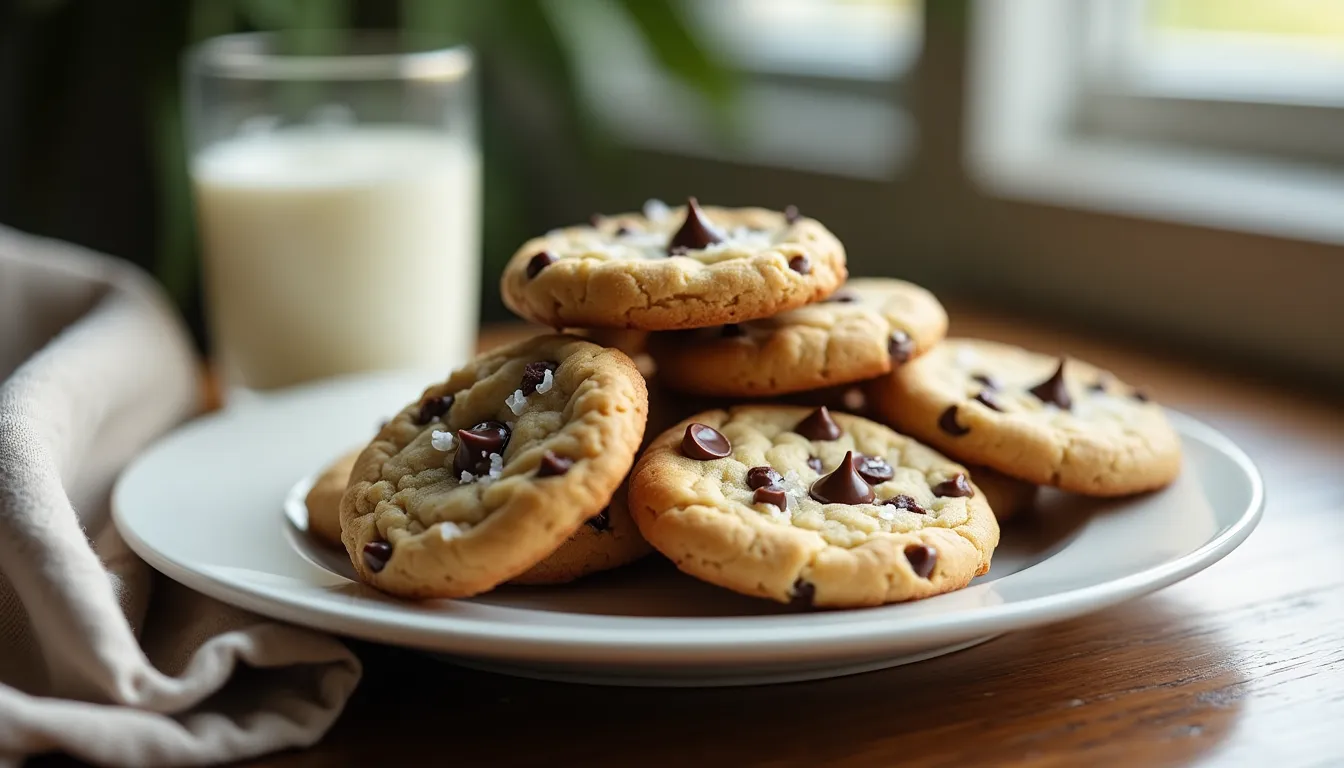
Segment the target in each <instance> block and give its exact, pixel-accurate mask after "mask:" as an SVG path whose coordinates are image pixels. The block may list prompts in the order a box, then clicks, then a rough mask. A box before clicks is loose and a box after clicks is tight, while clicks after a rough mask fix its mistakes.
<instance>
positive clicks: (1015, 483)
mask: <svg viewBox="0 0 1344 768" xmlns="http://www.w3.org/2000/svg"><path fill="white" fill-rule="evenodd" d="M966 469H968V470H970V473H971V480H972V481H973V482H974V483H975V487H976V488H979V489H980V492H981V493H983V494H985V501H986V502H987V503H988V504H989V508H990V509H992V510H994V519H995V520H998V521H999V522H1000V523H1002V522H1004V521H1005V520H1011V519H1012V518H1014V517H1017V516H1018V515H1020V514H1022V513H1024V512H1026V511H1027V510H1029V509H1031V507H1032V505H1033V504H1035V503H1036V496H1037V493H1038V492H1039V491H1040V486H1038V485H1036V484H1034V483H1028V482H1027V481H1025V480H1018V479H1017V478H1016V477H1009V476H1008V475H1005V474H1003V473H1002V472H995V471H994V470H992V469H990V468H989V467H981V466H975V465H972V466H968V467H966Z"/></svg>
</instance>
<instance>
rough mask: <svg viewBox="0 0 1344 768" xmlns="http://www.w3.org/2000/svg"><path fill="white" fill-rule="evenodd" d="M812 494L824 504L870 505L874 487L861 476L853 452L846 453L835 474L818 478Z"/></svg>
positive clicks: (813, 485)
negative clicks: (855, 464)
mask: <svg viewBox="0 0 1344 768" xmlns="http://www.w3.org/2000/svg"><path fill="white" fill-rule="evenodd" d="M810 493H811V495H812V498H814V499H816V500H817V501H820V502H821V503H822V504H868V503H871V502H872V500H873V487H872V486H871V485H868V481H867V480H864V479H863V477H862V476H861V475H859V470H858V467H856V466H854V452H853V451H848V452H846V453H845V458H844V459H842V460H841V461H840V466H838V467H836V468H835V471H834V472H832V473H831V474H829V475H824V476H823V477H820V478H818V479H817V481H816V482H815V483H813V484H812V489H811V491H810Z"/></svg>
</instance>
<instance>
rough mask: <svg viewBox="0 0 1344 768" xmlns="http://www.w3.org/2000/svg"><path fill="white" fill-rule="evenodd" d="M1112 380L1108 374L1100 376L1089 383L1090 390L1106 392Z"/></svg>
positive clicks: (1088, 388)
mask: <svg viewBox="0 0 1344 768" xmlns="http://www.w3.org/2000/svg"><path fill="white" fill-rule="evenodd" d="M1109 382H1110V378H1109V377H1107V376H1098V377H1097V380H1096V381H1094V382H1092V383H1091V384H1088V385H1087V391H1088V392H1105V391H1106V386H1107V384H1108V383H1109Z"/></svg>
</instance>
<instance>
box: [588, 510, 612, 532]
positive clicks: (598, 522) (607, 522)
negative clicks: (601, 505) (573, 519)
mask: <svg viewBox="0 0 1344 768" xmlns="http://www.w3.org/2000/svg"><path fill="white" fill-rule="evenodd" d="M584 522H585V523H587V524H588V527H589V528H592V529H593V530H594V531H597V532H598V533H601V532H602V531H605V530H607V529H608V528H610V527H611V517H610V516H609V515H607V510H605V509H604V510H602V511H601V512H598V513H597V514H596V515H593V516H592V517H590V518H588V519H587V520H584Z"/></svg>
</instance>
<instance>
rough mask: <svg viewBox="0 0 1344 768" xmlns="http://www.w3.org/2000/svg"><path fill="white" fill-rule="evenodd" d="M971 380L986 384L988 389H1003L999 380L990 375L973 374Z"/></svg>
mask: <svg viewBox="0 0 1344 768" xmlns="http://www.w3.org/2000/svg"><path fill="white" fill-rule="evenodd" d="M971 380H972V381H978V382H980V383H981V384H984V385H985V388H986V389H1002V387H1001V385H1000V384H999V380H998V379H996V378H994V377H993V376H990V375H989V374H988V373H973V374H971Z"/></svg>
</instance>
